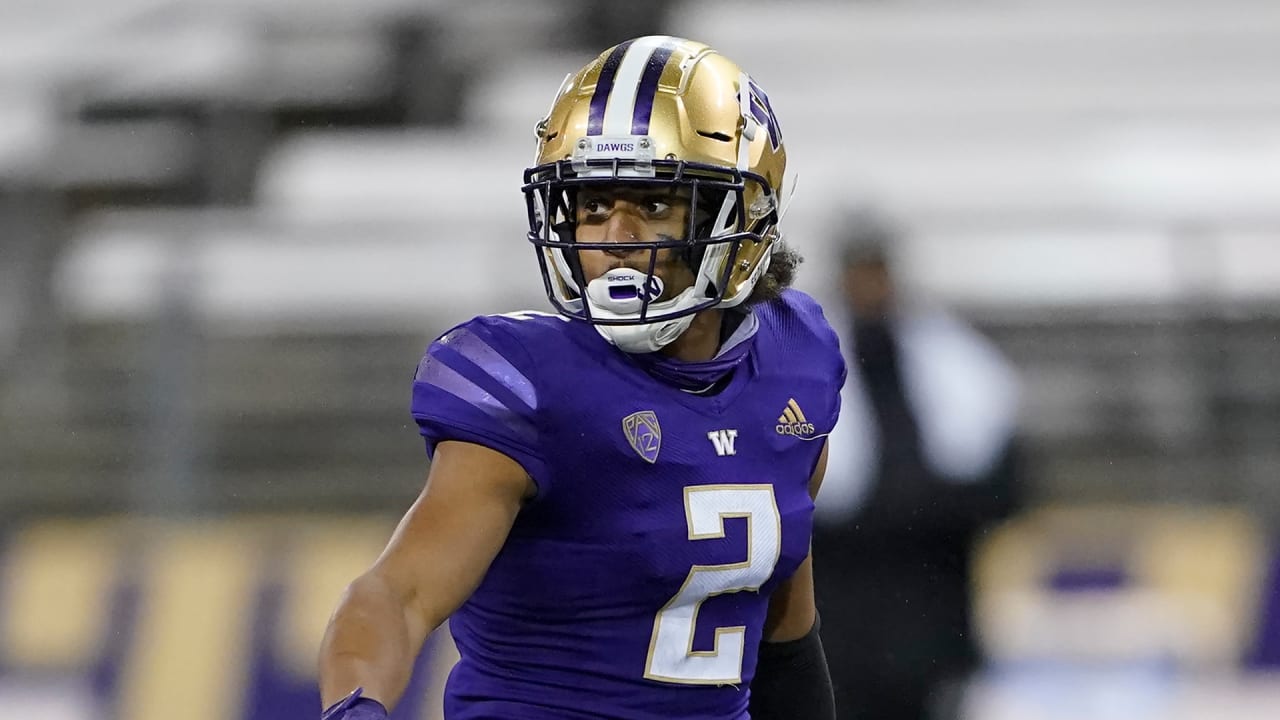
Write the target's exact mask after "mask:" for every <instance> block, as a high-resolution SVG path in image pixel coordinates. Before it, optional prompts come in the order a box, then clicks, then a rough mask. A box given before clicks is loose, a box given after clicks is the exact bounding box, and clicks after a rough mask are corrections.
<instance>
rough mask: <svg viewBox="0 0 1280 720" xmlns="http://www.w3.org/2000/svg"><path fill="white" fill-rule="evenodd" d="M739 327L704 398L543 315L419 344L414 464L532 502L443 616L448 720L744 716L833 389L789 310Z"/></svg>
mask: <svg viewBox="0 0 1280 720" xmlns="http://www.w3.org/2000/svg"><path fill="white" fill-rule="evenodd" d="M753 312H754V313H755V314H756V316H757V318H758V319H759V329H758V331H757V332H756V336H755V338H754V341H753V345H752V348H751V351H750V354H749V355H748V357H747V359H746V360H744V361H743V363H742V365H740V366H738V368H737V370H736V371H735V372H734V375H733V377H732V379H731V380H730V381H729V382H728V385H727V386H726V387H725V388H724V389H723V390H722V391H721V392H719V393H718V394H715V395H710V396H701V395H695V394H690V393H687V392H684V391H682V390H679V389H677V388H675V387H673V386H670V385H668V384H665V383H663V382H662V381H660V380H658V379H655V378H654V377H652V376H650V375H649V374H648V373H646V372H645V371H644V370H642V369H641V368H639V367H638V366H637V365H636V364H635V363H634V361H633V360H632V359H631V358H630V357H629V356H628V355H626V354H625V353H622V352H620V351H618V350H617V349H615V348H614V347H613V346H611V345H609V344H608V343H607V342H606V341H605V340H604V339H603V338H602V337H601V336H600V335H599V334H598V333H597V332H596V331H595V330H594V329H593V328H592V327H590V326H589V325H587V324H585V323H580V322H571V321H568V320H565V319H563V318H560V317H558V316H554V315H545V314H540V313H513V314H510V315H496V316H487V317H479V318H476V319H474V320H472V321H470V322H468V323H465V324H463V325H460V326H458V327H457V328H454V329H453V330H450V331H449V332H448V333H445V334H444V335H443V336H442V337H441V338H440V339H439V340H437V341H436V342H435V343H433V344H432V345H431V347H430V348H429V350H428V352H427V355H426V356H425V357H424V358H423V361H422V364H421V365H420V366H419V368H418V374H417V378H416V380H415V383H414V391H413V415H414V417H415V418H416V419H417V421H418V425H419V427H420V428H421V430H422V434H423V435H424V437H426V439H427V447H428V452H431V450H432V449H434V447H435V444H436V443H438V442H440V441H443V440H450V439H453V440H464V441H468V442H474V443H479V444H481V445H485V446H487V447H491V448H493V449H495V450H498V451H500V452H502V453H504V454H506V455H508V456H510V457H511V458H513V459H515V460H516V461H517V462H519V463H520V464H521V465H522V466H523V467H524V468H525V469H526V470H527V471H528V473H529V475H530V477H531V478H532V479H533V480H534V482H535V483H536V484H537V487H538V491H537V495H536V497H535V498H534V499H533V500H531V501H529V502H528V503H527V504H526V505H525V507H524V508H523V509H522V510H521V511H520V514H519V516H518V517H517V518H516V521H515V525H514V527H513V528H512V530H511V534H510V536H509V537H508V539H507V542H506V544H505V545H504V546H503V548H502V550H501V551H500V552H499V553H498V556H497V558H496V559H495V560H494V561H493V564H492V565H491V566H490V568H489V570H488V573H487V574H486V575H485V577H484V580H483V581H482V582H481V584H480V587H479V588H478V589H477V590H476V591H475V593H474V594H473V595H472V596H471V598H470V599H469V600H468V601H467V602H466V603H465V604H464V605H463V606H462V607H461V608H460V609H459V610H458V611H457V612H456V613H455V614H454V615H453V617H452V618H451V619H450V629H451V631H452V633H453V636H454V639H455V641H456V642H457V645H458V650H459V652H460V653H461V656H462V659H461V661H460V662H459V663H458V665H457V666H456V667H455V668H454V670H453V672H452V674H451V675H450V677H449V682H448V686H447V690H446V696H445V714H446V716H447V717H448V718H449V719H450V720H480V719H483V720H498V719H502V720H511V719H513V718H514V719H520V720H526V719H527V720H542V719H544V718H545V719H546V720H574V719H577V718H582V719H584V720H585V719H587V718H592V719H598V718H616V719H618V720H657V719H661V720H673V719H675V718H707V719H711V718H715V719H717V720H740V719H745V718H746V717H747V695H748V687H749V686H750V683H751V677H752V675H753V673H754V671H755V665H756V650H757V648H758V645H759V642H760V638H761V633H762V631H763V628H764V622H765V613H766V609H767V605H768V598H769V595H770V593H771V592H772V591H773V589H774V588H775V587H777V585H778V584H779V583H780V582H782V581H783V580H785V579H786V578H788V577H790V576H791V575H792V574H793V573H794V572H795V570H796V568H797V567H798V566H799V565H800V563H801V562H802V561H803V560H804V558H805V556H806V555H807V553H808V549H809V536H810V529H811V523H812V513H813V503H812V502H811V501H810V499H809V492H808V483H809V479H810V477H811V475H812V473H813V470H814V467H815V465H816V463H817V460H818V456H819V453H820V452H821V450H822V445H823V443H824V442H825V436H826V435H827V433H829V432H830V431H831V428H832V427H833V425H834V424H835V420H836V415H837V413H838V412H839V402H840V400H839V391H840V386H841V384H842V383H843V381H844V374H845V368H844V361H843V359H842V357H841V354H840V350H839V347H838V344H837V340H836V336H835V333H834V332H833V331H832V330H831V328H830V326H829V325H828V324H827V322H826V320H825V319H824V317H823V315H822V311H821V309H820V308H819V307H818V305H817V304H816V303H815V302H814V301H813V300H812V299H811V298H810V297H808V296H807V295H804V294H803V293H800V292H797V291H791V290H789V291H787V292H786V293H784V295H783V297H782V299H780V300H777V301H774V302H770V303H767V304H763V305H758V306H756V307H755V308H754V309H753Z"/></svg>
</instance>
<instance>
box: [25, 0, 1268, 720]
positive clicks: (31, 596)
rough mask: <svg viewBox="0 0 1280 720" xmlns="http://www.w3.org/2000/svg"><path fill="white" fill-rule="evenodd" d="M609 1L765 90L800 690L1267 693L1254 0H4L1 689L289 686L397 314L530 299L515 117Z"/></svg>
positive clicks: (937, 706)
mask: <svg viewBox="0 0 1280 720" xmlns="http://www.w3.org/2000/svg"><path fill="white" fill-rule="evenodd" d="M650 33H666V34H674V35H680V36H685V37H691V38H694V39H698V40H701V41H704V42H707V43H709V44H711V45H712V46H714V47H716V48H718V49H719V50H721V51H722V52H724V53H725V54H727V55H728V56H729V57H731V58H733V59H734V60H736V61H737V62H738V63H740V64H741V65H743V66H744V67H745V68H746V69H747V70H748V71H749V72H750V73H751V74H752V75H753V77H754V78H755V79H756V80H758V82H759V83H760V84H761V85H762V86H763V87H764V88H765V89H766V90H767V91H768V92H769V95H770V98H771V100H772V105H773V107H774V109H775V110H776V112H777V114H778V116H779V119H780V122H781V125H782V132H783V138H784V141H785V142H786V146H787V149H788V152H789V159H790V165H791V168H792V169H793V170H794V171H796V172H797V173H798V177H799V180H798V191H797V194H796V195H795V198H794V202H793V203H792V205H791V207H790V210H789V214H788V217H787V220H786V222H785V224H784V229H785V230H787V232H788V235H789V238H790V240H791V241H792V243H793V244H794V245H795V246H797V247H798V248H799V249H800V250H801V251H802V252H803V254H804V255H806V257H807V262H806V264H805V265H804V266H803V267H802V268H801V274H800V278H799V281H798V285H799V287H800V288H802V289H804V290H806V291H808V292H810V293H812V294H814V295H816V296H818V297H819V298H820V299H822V300H823V301H824V303H825V304H826V305H827V307H828V309H829V315H830V317H831V319H832V322H833V324H835V325H836V326H837V328H838V329H839V330H840V331H841V332H842V333H844V335H845V337H844V340H845V342H846V352H847V354H848V355H849V357H850V363H851V376H850V378H851V379H850V386H849V387H848V388H846V413H845V418H844V420H843V421H842V429H841V431H840V432H839V433H837V435H838V436H839V437H840V438H842V442H841V444H840V445H839V447H837V445H836V444H834V443H833V453H837V452H838V453H842V454H841V456H840V457H839V458H836V457H833V468H832V470H831V471H830V472H829V474H828V477H829V479H828V483H827V484H828V486H829V493H830V497H829V498H828V497H825V495H826V494H827V493H826V492H825V491H824V498H823V501H822V502H820V513H821V524H820V531H819V534H818V536H817V537H816V539H815V552H816V553H817V554H818V560H819V567H820V570H819V578H820V581H823V583H824V584H823V585H822V586H821V587H820V588H819V589H820V592H821V593H822V597H821V598H820V601H821V603H822V612H823V615H824V637H825V639H826V643H827V647H828V651H829V652H830V653H831V656H832V664H833V673H834V674H835V676H836V677H835V681H836V685H837V691H838V693H840V695H841V703H842V715H841V717H842V718H845V717H848V718H860V717H876V718H887V719H888V720H895V718H928V720H952V719H954V720H1006V719H1008V720H1013V719H1015V718H1016V719H1017V720H1039V719H1045V720H1059V719H1061V720H1067V719H1068V718H1070V720H1148V719H1150V720H1155V719H1157V718H1159V719H1165V718H1170V719H1173V718H1176V719H1179V720H1183V719H1185V720H1199V719H1201V718H1226V717H1229V718H1237V719H1251V718H1274V717H1278V716H1280V676H1277V675H1273V674H1272V671H1273V670H1274V669H1275V668H1276V667H1278V666H1280V563H1277V561H1276V558H1277V554H1276V544H1275V531H1276V529H1277V523H1280V482H1278V480H1280V4H1277V3H1276V2H1274V0H1074V1H1071V2H1068V1H1067V0H985V1H978V0H971V1H966V0H932V1H928V0H878V1H875V2H841V1H839V0H789V2H787V3H776V2H763V1H761V0H735V1H732V2H731V1H729V0H662V1H654V2H627V1H605V0H597V1H594V2H572V1H570V0H521V1H517V0H505V1H504V0H468V1H467V2H461V1H460V0H416V1H410V0H364V2H360V3H316V2H306V1H304V0H252V1H250V0H114V1H113V2H94V1H93V0H39V1H38V2H37V1H35V0H0V529H2V532H0V707H4V708H5V714H6V715H11V716H13V717H32V718H42V719H43V720H116V719H119V720H153V719H159V718H171V717H182V718H185V719H188V720H214V719H215V718H218V719H219V720H226V719H228V718H233V719H243V720H266V719H267V718H273V719H274V718H286V717H288V718H294V717H297V718H307V717H315V716H316V715H317V711H318V704H319V697H318V694H317V693H316V691H315V688H314V659H315V653H316V649H317V647H318V643H319V638H320V634H321V632H322V631H323V627H324V623H325V621H326V619H327V617H328V613H329V612H330V611H331V609H332V607H333V606H334V604H335V603H336V600H337V597H338V594H339V592H340V591H341V588H342V587H343V586H344V585H345V583H346V582H347V581H349V580H350V579H351V578H353V577H354V576H355V575H356V574H357V573H358V572H360V571H361V570H362V569H363V568H365V567H366V566H367V565H368V564H369V562H371V561H372V559H373V558H374V557H375V556H376V554H377V552H378V550H379V549H380V548H381V545H382V543H383V541H384V540H385V538H386V536H387V534H388V533H389V531H390V529H391V528H392V527H393V526H394V522H395V520H396V518H397V517H398V515H399V514H400V513H401V512H403V510H404V509H405V508H407V507H408V505H409V503H410V502H411V501H412V499H413V497H414V496H415V495H416V493H417V492H418V490H419V488H420V485H421V483H422V479H423V477H424V472H425V458H424V454H423V451H422V445H421V441H420V439H419V438H418V435H417V432H416V428H415V427H414V425H413V423H412V421H411V420H410V418H409V415H408V412H407V408H408V400H409V385H410V381H411V378H412V374H413V372H414V369H415V367H416V364H417V361H418V359H419V357H420V354H421V352H422V350H423V349H424V348H425V346H426V345H427V344H428V343H429V342H430V340H431V339H432V338H433V337H434V336H435V335H436V334H438V333H440V332H442V331H443V330H445V329H447V328H448V327H450V326H452V325H453V324H455V323H457V322H460V321H462V320H465V319H467V318H469V317H471V316H472V315H475V314H479V313H490V312H503V311H509V310H514V309H520V308H536V309H549V307H548V305H547V303H546V301H545V298H544V297H543V295H542V287H541V282H540V280H539V277H538V271H537V265H536V261H535V258H534V254H533V252H532V251H531V249H529V248H528V247H527V246H526V244H525V242H524V240H523V233H524V231H525V210H524V205H523V200H522V198H521V196H520V193H519V184H520V174H521V171H522V170H523V169H524V168H525V166H526V165H527V164H528V163H529V161H530V160H531V159H532V157H533V133H532V128H533V124H534V123H535V122H536V121H537V120H538V119H539V118H540V116H541V115H542V114H543V113H544V112H545V110H546V108H547V107H548V106H549V104H550V101H551V99H552V96H553V94H554V92H555V90H556V88H557V86H558V85H559V82H560V80H561V79H562V78H563V76H564V74H565V73H568V72H571V71H573V70H575V69H577V68H578V67H580V66H581V65H582V64H584V63H585V62H587V61H588V60H589V59H590V58H592V57H594V55H595V54H596V53H598V52H599V51H600V50H602V49H604V48H605V47H608V46H609V45H612V44H614V43H616V42H618V41H621V40H623V39H625V38H628V37H632V36H637V35H643V34H650ZM840 447H843V448H845V450H840V449H839V448H840ZM895 468H896V469H895ZM823 578H827V580H823ZM923 598H933V600H932V601H930V602H932V603H933V604H932V605H929V604H927V603H926V604H921V602H922V599H923ZM935 621H936V622H940V623H942V624H940V625H936V626H935V625H932V624H930V623H933V622H935ZM868 626H875V627H878V628H882V629H883V632H881V633H880V635H879V636H877V637H876V638H862V637H861V636H859V635H858V633H859V632H860V628H863V629H865V628H866V627H868ZM913 628H915V629H916V631H914V632H913V630H912V629H913ZM919 628H926V629H927V631H923V632H922V631H919ZM859 646H860V647H863V648H864V652H862V653H859V652H858V647H859ZM450 653H451V649H450V647H449V643H448V641H447V638H443V637H441V638H433V640H432V641H431V642H430V643H429V646H428V649H427V651H426V652H425V653H424V654H423V656H422V659H421V661H420V663H419V672H418V673H417V674H416V675H415V680H414V685H413V687H412V688H411V691H410V693H409V695H408V698H407V700H406V701H405V702H404V703H403V704H402V706H401V707H400V708H399V709H398V710H397V712H396V715H395V717H396V718H397V720H405V719H407V718H434V717H438V705H439V687H440V683H441V682H442V677H443V674H444V673H445V672H447V668H448V666H449V663H450V662H451V655H450ZM864 686H867V687H864ZM877 692H879V693H880V694H882V695H887V696H888V699H887V700H885V701H884V702H886V703H888V704H886V705H882V706H879V707H880V709H878V710H876V709H874V708H873V707H872V706H870V705H860V703H863V701H864V700H866V701H867V702H870V701H869V700H868V699H869V698H871V697H872V696H873V695H875V694H876V693H877ZM895 701H896V702H897V705H894V702H895ZM908 706H910V707H908Z"/></svg>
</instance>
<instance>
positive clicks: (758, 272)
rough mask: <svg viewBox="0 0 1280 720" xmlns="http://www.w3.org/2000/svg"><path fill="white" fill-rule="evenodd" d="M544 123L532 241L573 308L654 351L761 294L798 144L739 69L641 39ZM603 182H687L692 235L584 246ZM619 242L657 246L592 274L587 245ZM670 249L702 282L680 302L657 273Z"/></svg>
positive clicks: (577, 85)
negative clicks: (582, 228)
mask: <svg viewBox="0 0 1280 720" xmlns="http://www.w3.org/2000/svg"><path fill="white" fill-rule="evenodd" d="M535 131H536V134H537V155H536V159H535V164H534V166H533V167H531V168H529V169H527V170H526V171H525V173H524V194H525V199H526V202H527V204H528V212H529V236H528V237H529V240H530V242H532V243H533V245H534V246H535V250H536V252H537V255H538V263H539V267H540V269H541V271H542V278H543V282H544V284H545V286H546V291H547V297H548V298H550V300H551V303H552V304H553V305H554V306H555V308H556V309H557V310H558V311H559V312H560V313H562V314H564V315H566V316H568V317H570V318H575V319H579V320H584V321H587V322H589V323H592V324H593V325H594V326H595V327H596V329H597V330H599V331H600V333H601V334H602V335H604V337H605V338H606V339H608V340H609V341H610V342H612V343H614V344H615V345H617V346H618V347H619V348H621V349H622V350H625V351H627V352H653V351H655V350H658V349H660V348H661V347H663V346H664V345H666V344H668V343H670V342H671V341H672V340H674V339H675V338H676V337H678V336H679V335H680V334H681V333H682V332H684V330H685V329H686V328H687V327H688V326H689V323H690V322H692V320H693V315H694V314H695V313H697V312H699V311H702V310H706V309H708V308H712V307H733V306H736V305H739V304H741V303H742V302H743V301H744V300H746V299H747V297H748V296H750V295H751V291H752V289H753V288H754V287H755V285H756V283H757V282H758V281H759V279H760V277H761V276H762V275H763V274H764V273H765V271H766V270H767V269H768V267H769V258H770V254H771V252H772V248H773V246H774V243H775V241H776V240H777V238H778V221H779V219H780V218H781V215H782V206H781V205H782V203H781V198H782V197H783V183H784V179H783V174H784V172H785V170H786V150H785V149H784V147H783V144H782V134H781V131H780V130H779V127H778V121H777V118H776V117H775V116H774V112H773V108H772V107H771V106H770V104H769V98H768V96H767V95H765V93H764V91H763V90H762V89H761V88H760V86H759V85H757V84H756V83H755V82H754V81H753V80H752V79H751V78H750V77H749V76H748V75H747V74H746V72H744V71H743V70H742V68H740V67H739V66H738V65H737V64H735V63H734V62H732V61H731V60H729V59H728V58H726V57H724V56H723V55H720V54H719V53H717V52H716V51H715V50H713V49H712V48H710V47H708V46H706V45H704V44H702V43H698V42H694V41H692V40H686V39H682V38H675V37H668V36H650V37H641V38H636V39H633V40H628V41H627V42H623V43H621V44H619V45H616V46H614V47H612V48H609V49H608V50H606V51H604V52H603V53H601V54H600V56H599V57H597V58H596V59H595V60H593V61H592V62H591V63H589V64H588V65H587V66H586V67H584V68H582V69H581V70H579V71H578V72H577V73H575V74H571V75H569V76H568V77H566V78H565V81H564V83H563V84H562V85H561V87H560V90H559V92H558V93H557V94H556V98H555V101H554V102H553V103H552V105H551V109H550V111H549V112H548V113H547V115H546V117H545V118H543V119H542V120H541V121H540V122H539V123H538V124H537V126H536V130H535ZM596 183H602V184H618V183H625V184H637V185H649V184H660V185H664V186H677V187H678V188H679V189H680V190H681V191H682V192H683V193H684V194H686V195H687V196H688V197H689V198H690V204H691V212H690V213H689V222H688V226H687V229H686V231H685V235H684V237H680V238H666V237H663V238H660V239H659V240H658V241H657V242H634V243H580V242H577V240H576V222H575V218H576V216H575V199H576V197H577V194H578V192H579V191H580V190H581V189H583V188H584V187H585V186H588V185H591V184H596ZM610 249H612V250H619V249H622V250H628V251H643V252H648V253H649V266H648V272H647V273H645V272H643V271H639V270H622V271H618V270H614V271H610V272H608V273H606V274H605V275H604V276H601V277H599V278H588V277H583V272H582V266H581V264H580V263H579V262H578V255H577V253H578V252H579V251H581V250H610ZM664 249H671V250H672V251H674V252H678V253H681V255H682V257H684V258H685V259H686V260H687V261H688V263H689V265H690V269H691V270H692V271H693V276H694V278H695V280H694V283H693V285H692V286H691V287H689V288H687V289H683V290H682V291H681V292H679V293H676V294H675V295H674V296H673V297H662V282H661V280H660V279H659V278H658V277H657V276H655V275H654V268H655V266H656V263H657V259H658V253H659V251H661V250H664Z"/></svg>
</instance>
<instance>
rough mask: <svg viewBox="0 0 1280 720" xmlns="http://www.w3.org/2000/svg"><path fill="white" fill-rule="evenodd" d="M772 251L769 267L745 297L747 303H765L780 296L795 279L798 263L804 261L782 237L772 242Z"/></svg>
mask: <svg viewBox="0 0 1280 720" xmlns="http://www.w3.org/2000/svg"><path fill="white" fill-rule="evenodd" d="M772 252H773V257H772V258H770V260H769V269H768V270H765V272H764V275H763V276H761V278H760V281H759V282H757V283H756V286H755V287H754V288H752V290H751V295H750V296H748V297H747V302H746V304H747V305H756V304H758V303H765V302H769V301H770V300H777V299H778V298H780V297H782V291H783V290H786V289H787V288H789V287H791V283H792V282H794V281H795V279H796V270H797V269H798V268H799V267H800V263H802V262H804V256H803V255H801V254H800V252H799V251H798V250H796V249H795V248H793V247H791V246H790V245H789V244H787V242H786V241H784V240H783V239H782V238H778V240H777V241H776V242H775V243H774V246H773V251H772Z"/></svg>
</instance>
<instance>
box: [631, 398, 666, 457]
mask: <svg viewBox="0 0 1280 720" xmlns="http://www.w3.org/2000/svg"><path fill="white" fill-rule="evenodd" d="M622 431H623V432H624V433H626V435H627V442H629V443H631V449H632V450H635V451H636V454H637V455H639V456H640V457H642V458H644V459H645V460H648V461H649V462H651V463H652V462H657V460H658V450H660V449H661V448H662V427H661V426H660V425H658V416H657V415H656V414H654V412H653V411H652V410H641V411H640V412H633V413H631V414H630V415H628V416H626V417H624V418H622Z"/></svg>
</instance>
